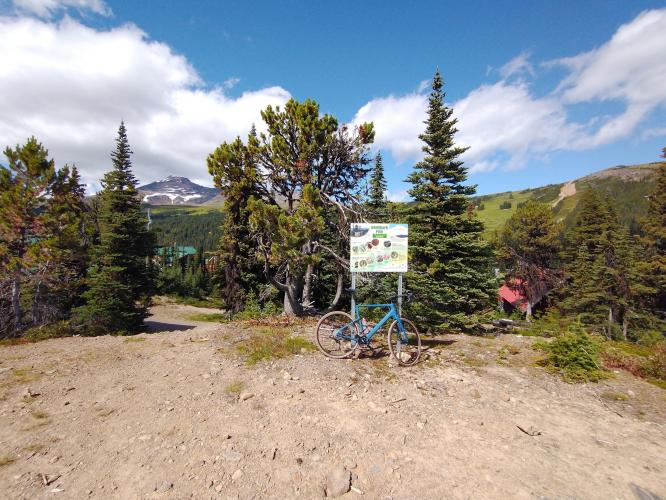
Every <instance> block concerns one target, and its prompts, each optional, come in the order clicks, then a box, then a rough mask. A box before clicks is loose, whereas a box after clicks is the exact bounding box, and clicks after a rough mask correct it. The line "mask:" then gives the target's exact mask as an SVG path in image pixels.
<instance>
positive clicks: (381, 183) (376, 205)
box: [367, 152, 388, 222]
mask: <svg viewBox="0 0 666 500" xmlns="http://www.w3.org/2000/svg"><path fill="white" fill-rule="evenodd" d="M367 205H368V208H369V212H370V213H369V217H370V219H371V220H372V222H384V221H385V220H386V217H387V216H388V210H387V206H386V205H387V203H386V177H385V176H384V165H383V163H382V153H381V152H378V153H377V156H375V166H374V167H373V169H372V173H371V175H370V193H369V198H368V203H367Z"/></svg>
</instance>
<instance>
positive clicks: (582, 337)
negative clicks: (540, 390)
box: [534, 331, 606, 382]
mask: <svg viewBox="0 0 666 500" xmlns="http://www.w3.org/2000/svg"><path fill="white" fill-rule="evenodd" d="M534 347H535V348H536V349H539V350H542V351H544V352H545V353H546V357H545V358H544V359H542V360H540V362H539V364H540V365H542V366H545V367H546V369H548V370H549V371H551V372H555V373H558V374H559V375H561V376H562V378H563V379H564V380H565V381H567V382H596V381H598V380H600V379H602V378H604V377H606V373H605V372H604V371H603V369H602V368H601V360H600V359H599V352H600V351H601V347H600V346H599V344H598V343H597V342H595V341H594V340H593V339H592V337H590V336H589V335H588V334H587V333H585V332H583V331H579V332H576V333H567V334H565V335H562V336H560V337H557V338H555V339H554V340H552V341H551V342H543V341H541V342H535V343H534Z"/></svg>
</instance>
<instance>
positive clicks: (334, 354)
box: [316, 311, 358, 359]
mask: <svg viewBox="0 0 666 500" xmlns="http://www.w3.org/2000/svg"><path fill="white" fill-rule="evenodd" d="M357 335H358V326H357V325H356V323H354V320H353V319H352V317H351V316H350V315H349V314H347V313H344V312H342V311H333V312H330V313H328V314H325V315H324V316H322V317H321V319H320V320H319V322H318V323H317V334H316V337H317V346H318V347H319V350H321V352H323V353H324V354H325V355H326V356H328V357H329V358H336V359H341V358H346V357H348V356H350V355H351V354H352V353H353V352H354V350H355V349H356V341H355V340H352V339H355V338H356V336H357Z"/></svg>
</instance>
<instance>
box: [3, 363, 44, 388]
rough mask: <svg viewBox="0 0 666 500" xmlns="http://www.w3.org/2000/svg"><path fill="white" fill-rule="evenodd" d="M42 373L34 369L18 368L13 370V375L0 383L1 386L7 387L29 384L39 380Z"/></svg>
mask: <svg viewBox="0 0 666 500" xmlns="http://www.w3.org/2000/svg"><path fill="white" fill-rule="evenodd" d="M40 378H41V375H40V374H39V373H36V372H34V371H32V370H29V369H25V368H16V369H14V370H13V371H12V373H11V376H10V377H8V378H7V379H6V380H4V381H3V382H1V383H0V388H3V389H7V388H9V387H13V386H15V385H21V384H28V383H30V382H34V381H35V380H39V379H40Z"/></svg>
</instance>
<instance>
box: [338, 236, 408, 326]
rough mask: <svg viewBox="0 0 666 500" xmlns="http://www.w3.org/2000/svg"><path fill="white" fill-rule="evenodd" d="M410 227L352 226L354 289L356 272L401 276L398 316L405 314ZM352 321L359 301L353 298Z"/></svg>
mask: <svg viewBox="0 0 666 500" xmlns="http://www.w3.org/2000/svg"><path fill="white" fill-rule="evenodd" d="M408 229H409V228H408V226H407V224H371V223H362V224H352V225H351V235H350V236H351V237H350V239H349V241H350V249H349V267H350V271H351V286H352V289H353V290H356V273H398V295H399V297H398V314H399V315H401V314H402V297H400V295H402V287H403V282H402V274H403V273H406V272H407V257H408V244H407V240H408V235H409V233H408ZM351 307H352V314H351V315H352V318H354V319H356V318H355V314H356V300H355V298H354V296H353V295H352V300H351Z"/></svg>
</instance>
